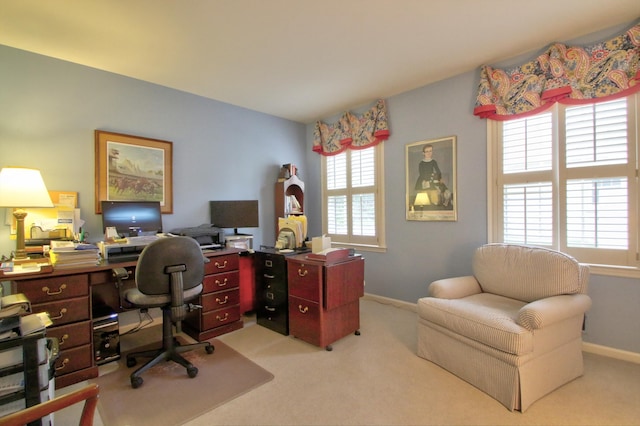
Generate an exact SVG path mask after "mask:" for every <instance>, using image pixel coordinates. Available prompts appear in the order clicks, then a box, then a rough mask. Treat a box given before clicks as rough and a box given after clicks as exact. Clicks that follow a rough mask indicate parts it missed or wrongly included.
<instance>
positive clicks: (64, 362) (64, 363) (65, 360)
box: [56, 358, 69, 371]
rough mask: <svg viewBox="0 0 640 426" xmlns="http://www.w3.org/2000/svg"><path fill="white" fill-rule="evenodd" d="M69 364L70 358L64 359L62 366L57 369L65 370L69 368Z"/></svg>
mask: <svg viewBox="0 0 640 426" xmlns="http://www.w3.org/2000/svg"><path fill="white" fill-rule="evenodd" d="M67 364H69V358H65V359H63V360H62V364H60V367H56V371H60V370H64V369H65V368H67Z"/></svg>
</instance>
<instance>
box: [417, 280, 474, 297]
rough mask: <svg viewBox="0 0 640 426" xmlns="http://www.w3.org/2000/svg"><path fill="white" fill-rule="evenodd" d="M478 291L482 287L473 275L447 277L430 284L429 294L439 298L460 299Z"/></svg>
mask: <svg viewBox="0 0 640 426" xmlns="http://www.w3.org/2000/svg"><path fill="white" fill-rule="evenodd" d="M478 293H482V288H481V287H480V284H479V283H478V281H477V280H476V279H475V277H474V276H473V275H468V276H464V277H454V278H445V279H443V280H437V281H434V282H432V283H431V284H430V285H429V296H431V297H437V298H438V299H460V298H462V297H467V296H471V295H472V294H478Z"/></svg>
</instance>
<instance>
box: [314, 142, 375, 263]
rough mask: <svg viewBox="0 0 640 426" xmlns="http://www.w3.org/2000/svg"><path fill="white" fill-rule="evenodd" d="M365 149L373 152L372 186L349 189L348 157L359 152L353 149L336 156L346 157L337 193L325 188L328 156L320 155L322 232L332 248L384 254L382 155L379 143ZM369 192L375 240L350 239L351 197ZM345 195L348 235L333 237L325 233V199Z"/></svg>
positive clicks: (366, 238) (349, 162)
mask: <svg viewBox="0 0 640 426" xmlns="http://www.w3.org/2000/svg"><path fill="white" fill-rule="evenodd" d="M365 149H373V152H374V160H373V161H374V167H375V173H374V176H375V184H374V185H373V190H372V189H371V188H372V187H370V186H368V187H352V186H351V154H352V153H353V151H359V149H358V150H354V149H346V150H344V151H342V152H340V153H339V154H336V155H341V154H346V156H347V158H346V163H347V186H346V188H345V189H341V190H331V191H329V190H328V189H327V159H328V156H324V155H322V156H321V181H322V233H323V235H327V236H329V237H330V238H331V243H332V246H333V247H347V248H355V249H358V250H362V251H373V252H384V251H386V242H385V227H384V223H385V218H384V211H385V208H384V156H383V144H382V143H378V144H376V145H374V146H372V147H367V148H365ZM371 192H373V193H374V194H375V215H376V220H375V228H376V235H375V237H362V236H354V235H352V234H351V231H352V229H351V217H352V206H351V196H352V195H354V194H366V193H371ZM339 194H345V195H346V196H347V215H348V223H349V225H348V227H349V230H348V235H346V236H344V235H336V234H330V233H329V232H328V197H329V196H331V195H339Z"/></svg>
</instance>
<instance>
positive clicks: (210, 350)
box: [205, 345, 216, 355]
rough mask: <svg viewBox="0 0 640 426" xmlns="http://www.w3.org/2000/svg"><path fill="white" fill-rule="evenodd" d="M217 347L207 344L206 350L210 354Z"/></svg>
mask: <svg viewBox="0 0 640 426" xmlns="http://www.w3.org/2000/svg"><path fill="white" fill-rule="evenodd" d="M215 349H216V348H214V347H213V345H209V346H207V347H206V348H205V350H206V351H207V353H208V354H209V355H211V354H212V353H213V351H214V350H215Z"/></svg>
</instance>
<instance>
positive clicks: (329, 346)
mask: <svg viewBox="0 0 640 426" xmlns="http://www.w3.org/2000/svg"><path fill="white" fill-rule="evenodd" d="M325 349H326V350H327V352H331V351H332V350H333V346H331V345H327V346H326V347H325Z"/></svg>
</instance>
